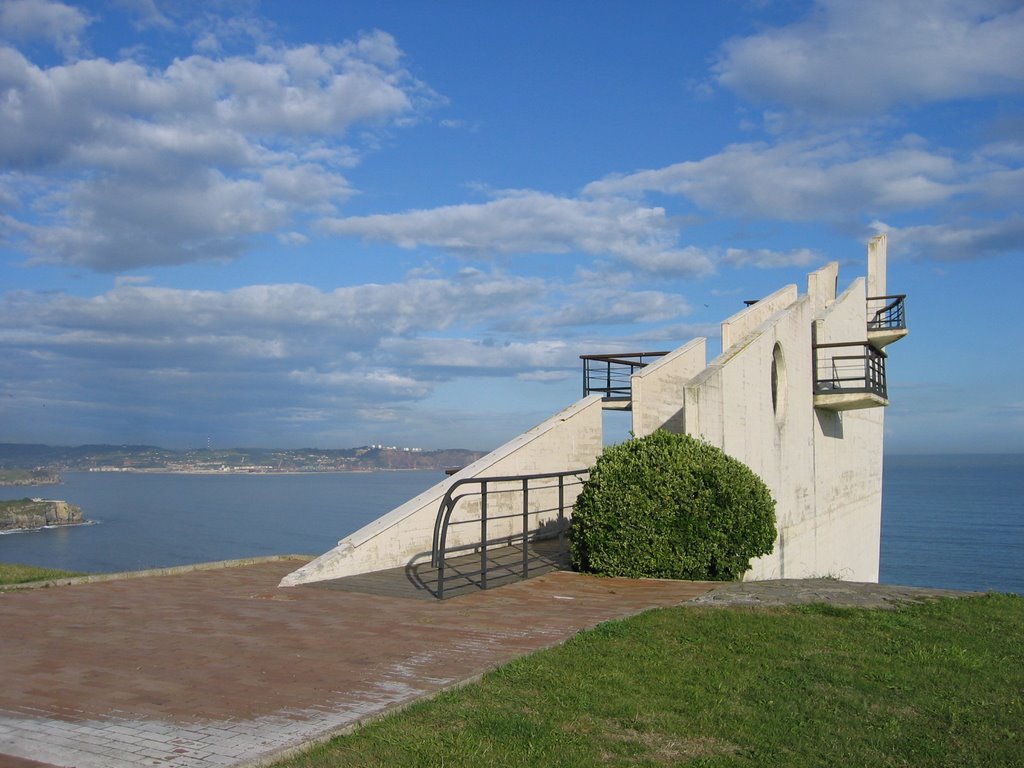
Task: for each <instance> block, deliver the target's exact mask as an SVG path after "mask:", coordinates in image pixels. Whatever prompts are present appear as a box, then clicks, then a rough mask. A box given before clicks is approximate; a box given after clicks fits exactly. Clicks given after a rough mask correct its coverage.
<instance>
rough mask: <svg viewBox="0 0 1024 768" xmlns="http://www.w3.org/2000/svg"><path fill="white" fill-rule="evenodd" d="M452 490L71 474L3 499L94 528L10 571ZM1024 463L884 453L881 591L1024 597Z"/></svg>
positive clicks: (149, 563)
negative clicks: (54, 510) (79, 515)
mask: <svg viewBox="0 0 1024 768" xmlns="http://www.w3.org/2000/svg"><path fill="white" fill-rule="evenodd" d="M443 479H444V473H443V472H440V471H436V470H409V471H379V472H351V473H347V472H340V473H335V472H324V473H319V472H318V473H306V474H302V473H287V474H286V473H281V474H276V473H271V474H244V473H226V474H211V473H196V474H188V473H159V472H144V473H135V472H125V473H105V472H69V473H66V474H64V476H63V482H62V483H61V484H59V485H42V486H18V487H4V488H0V499H16V498H23V497H25V496H45V497H49V498H61V499H65V500H67V501H69V502H71V503H72V504H77V505H78V506H80V507H82V509H83V511H84V513H85V517H86V518H87V519H88V520H90V521H91V522H93V523H94V524H92V525H84V526H69V527H60V528H51V529H48V530H41V531H34V532H25V533H11V534H6V535H0V562H18V563H24V564H27V565H37V566H42V567H52V568H62V569H66V570H73V571H83V572H88V573H101V572H116V571H131V570H143V569H147V568H162V567H170V566H176V565H190V564H194V563H198V562H210V561H218V560H231V559H238V558H246V557H259V556H265V555H283V554H299V555H318V554H321V553H323V552H326V551H327V550H329V549H331V548H332V547H333V546H334V545H335V544H336V543H337V541H338V540H339V539H341V538H343V537H345V536H347V535H348V534H350V533H352V532H354V531H355V530H357V529H358V528H360V527H362V526H363V525H365V524H366V523H368V522H370V521H372V520H374V519H376V518H377V517H379V516H380V515H382V514H384V513H386V512H388V511H390V510H391V509H393V508H394V507H396V506H398V505H399V504H401V503H403V502H405V501H407V500H408V499H410V498H412V497H413V496H416V495H417V494H419V493H421V492H423V491H425V490H426V489H427V488H429V487H431V486H432V485H434V484H436V483H438V482H440V481H441V480H443ZM1022 564H1024V454H962V455H955V454H936V455H910V454H907V455H887V456H886V457H885V467H884V477H883V501H882V537H881V565H880V574H879V576H880V581H882V582H883V583H889V584H903V585H909V586H922V587H941V588H949V589H968V590H981V591H984V590H994V591H999V592H1016V593H1018V594H1024V574H1022V568H1021V565H1022Z"/></svg>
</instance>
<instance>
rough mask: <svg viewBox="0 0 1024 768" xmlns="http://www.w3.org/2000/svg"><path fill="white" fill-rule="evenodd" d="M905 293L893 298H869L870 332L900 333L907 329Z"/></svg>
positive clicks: (895, 295)
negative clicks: (899, 331)
mask: <svg viewBox="0 0 1024 768" xmlns="http://www.w3.org/2000/svg"><path fill="white" fill-rule="evenodd" d="M906 299H907V295H906V294H905V293H899V294H894V295H892V296H868V330H869V331H898V330H903V329H904V328H906V327H907V318H906V314H905V312H904V304H905V303H906Z"/></svg>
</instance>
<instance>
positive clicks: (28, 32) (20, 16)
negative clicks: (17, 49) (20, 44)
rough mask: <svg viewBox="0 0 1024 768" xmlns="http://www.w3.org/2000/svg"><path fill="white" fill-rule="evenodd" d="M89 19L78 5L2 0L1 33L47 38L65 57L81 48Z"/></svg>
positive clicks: (31, 37)
mask: <svg viewBox="0 0 1024 768" xmlns="http://www.w3.org/2000/svg"><path fill="white" fill-rule="evenodd" d="M88 24H89V18H88V17H87V16H86V15H85V14H84V13H82V12H81V11H79V10H78V9H77V8H73V7H72V6H69V5H65V4H64V3H55V2H50V1H49V0H5V2H3V3H0V35H3V36H4V37H6V38H7V39H15V40H45V41H46V42H48V43H50V44H51V45H52V46H53V47H54V48H56V49H57V50H58V51H60V52H61V53H62V54H64V56H66V57H69V58H70V57H73V56H75V55H76V54H78V52H79V51H80V50H81V45H82V44H81V39H80V38H81V35H82V33H83V32H84V31H85V28H86V27H87V26H88Z"/></svg>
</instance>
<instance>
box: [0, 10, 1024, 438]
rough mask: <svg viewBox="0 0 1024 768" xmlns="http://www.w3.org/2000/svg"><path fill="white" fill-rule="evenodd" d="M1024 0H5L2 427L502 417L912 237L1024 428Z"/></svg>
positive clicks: (73, 431)
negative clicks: (598, 367) (599, 356)
mask: <svg viewBox="0 0 1024 768" xmlns="http://www.w3.org/2000/svg"><path fill="white" fill-rule="evenodd" d="M1022 40H1024V5H1022V3H1021V2H1020V0H1014V1H1005V0H884V1H883V0H858V1H856V2H854V1H852V0H850V1H848V2H841V1H839V0H820V1H819V2H796V1H795V0H794V1H788V0H787V1H781V0H780V1H779V2H772V1H771V0H760V1H756V2H755V1H754V0H726V1H724V2H711V1H710V0H708V1H707V2H672V1H667V0H666V1H657V0H654V1H650V2H642V3H626V2H601V1H599V0H598V1H593V0H592V1H589V2H569V1H566V2H558V3H552V2H526V1H521V2H517V3H497V2H478V3H471V2H446V1H444V0H441V1H439V2H432V3H421V2H390V3H380V2H361V1H360V0H353V1H349V2H343V3H341V2H322V3H316V2H303V3H286V2H265V3H256V2H230V1H226V2H173V3H171V2H167V3H163V2H160V1H159V0H110V2H90V3H68V4H63V3H59V2H49V1H47V0H0V162H2V166H0V442H48V443H59V444H78V443H87V442H113V443H127V442H131V443H151V444H158V445H164V446H168V447H189V446H203V445H205V444H206V441H207V438H208V437H209V438H210V440H211V442H212V443H213V444H214V445H218V446H224V447H226V446H276V447H303V446H319V447H347V446H352V445H361V444H366V443H381V442H382V443H396V444H400V445H409V446H420V447H426V448H433V447H467V448H479V449H487V448H492V447H495V446H497V445H498V444H500V443H501V442H504V441H505V440H507V439H509V438H511V437H514V436H515V435H516V434H518V433H519V432H521V431H523V430H525V429H527V428H529V427H531V426H533V425H535V424H537V423H539V422H540V421H542V420H543V419H544V418H546V417H548V416H550V415H551V414H553V413H555V412H556V411H558V410H559V409H561V408H562V407H564V406H566V405H568V404H570V403H571V402H573V401H574V400H575V399H577V398H578V396H579V393H580V386H581V384H580V379H581V372H580V366H579V361H578V355H580V354H583V353H596V352H609V351H622V350H641V349H643V350H649V349H671V348H674V347H676V346H678V345H680V344H682V343H684V342H686V341H688V340H689V339H690V338H692V337H693V336H697V335H706V336H708V337H709V339H710V342H711V348H712V349H715V348H716V343H717V334H718V323H719V322H720V321H721V320H723V319H724V318H725V317H727V316H728V315H730V314H732V313H734V312H735V311H737V309H739V308H741V307H742V300H743V299H748V298H757V297H759V296H762V295H765V294H766V293H768V292H770V291H772V290H774V289H775V288H777V287H780V286H782V285H784V284H786V283H791V282H796V283H797V284H798V285H800V286H801V289H803V287H804V286H805V275H806V273H807V272H808V271H810V270H812V269H814V268H816V267H818V266H820V265H822V264H824V263H826V262H828V261H832V260H838V261H840V262H841V264H842V273H841V283H842V284H843V285H845V284H847V282H848V281H849V280H851V279H853V278H854V277H856V276H858V275H861V274H863V273H864V270H865V256H864V254H865V245H866V242H867V240H868V239H869V238H870V237H871V236H872V235H874V234H875V233H877V232H883V231H884V232H888V233H889V242H890V249H889V254H890V265H889V290H890V292H894V293H896V292H898V293H907V294H908V295H909V298H908V304H907V313H908V320H909V323H910V326H911V333H910V336H909V337H908V338H907V339H906V340H905V341H902V342H900V343H899V344H898V345H895V346H894V347H892V348H891V349H890V352H891V354H890V360H889V377H890V399H891V402H892V404H891V405H890V407H889V409H888V412H887V417H886V418H887V421H886V431H887V441H888V448H889V450H891V451H897V452H956V451H1024V389H1022V381H1024V364H1022V362H1021V350H1022V347H1024V344H1022V341H1024V338H1022V336H1024V334H1022V314H1024V313H1022V299H1021V292H1022V286H1024V279H1022V272H1024V270H1022V268H1021V256H1022V243H1024V214H1022V210H1021V208H1022V201H1024V99H1022V95H1024V45H1022V44H1021V41H1022Z"/></svg>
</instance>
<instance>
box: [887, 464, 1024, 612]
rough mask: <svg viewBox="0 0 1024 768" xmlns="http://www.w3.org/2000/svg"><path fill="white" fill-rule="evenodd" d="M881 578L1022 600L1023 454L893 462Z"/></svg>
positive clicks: (1023, 573)
mask: <svg viewBox="0 0 1024 768" xmlns="http://www.w3.org/2000/svg"><path fill="white" fill-rule="evenodd" d="M879 578H880V580H881V581H882V582H885V583H890V584H908V585H913V586H922V587H948V588H951V589H977V590H989V589H991V590H996V591H999V592H1016V593H1017V594H1021V595H1024V454H995V455H951V456H887V457H886V459H885V473H884V477H883V492H882V551H881V568H880V574H879Z"/></svg>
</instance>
